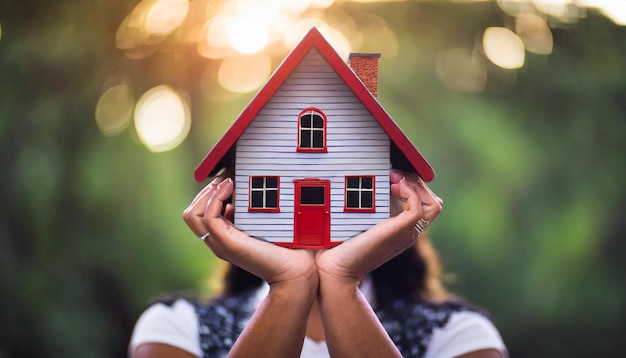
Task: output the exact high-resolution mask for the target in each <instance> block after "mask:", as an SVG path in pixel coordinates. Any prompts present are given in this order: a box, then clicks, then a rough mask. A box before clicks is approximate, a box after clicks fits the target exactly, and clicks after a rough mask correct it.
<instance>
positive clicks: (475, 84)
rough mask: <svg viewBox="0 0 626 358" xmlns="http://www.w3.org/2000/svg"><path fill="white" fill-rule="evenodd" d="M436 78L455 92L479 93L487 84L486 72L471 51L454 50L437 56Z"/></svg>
mask: <svg viewBox="0 0 626 358" xmlns="http://www.w3.org/2000/svg"><path fill="white" fill-rule="evenodd" d="M436 70H437V76H438V77H439V79H440V80H441V82H442V83H443V84H444V85H446V87H448V88H449V89H451V90H453V91H457V92H464V93H470V92H480V91H482V90H483V89H484V88H485V85H486V84H487V70H486V69H485V65H484V64H483V62H482V61H481V60H480V59H479V58H477V56H474V55H473V54H472V51H470V50H468V49H463V48H455V49H450V50H447V51H444V52H442V53H440V54H439V55H438V56H437V60H436Z"/></svg>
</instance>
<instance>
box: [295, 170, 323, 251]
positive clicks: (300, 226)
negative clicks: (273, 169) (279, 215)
mask: <svg viewBox="0 0 626 358" xmlns="http://www.w3.org/2000/svg"><path fill="white" fill-rule="evenodd" d="M294 184H295V185H294V191H295V192H294V225H293V228H294V245H295V246H297V247H309V248H319V247H324V246H327V245H329V244H330V181H329V180H322V179H296V180H294Z"/></svg>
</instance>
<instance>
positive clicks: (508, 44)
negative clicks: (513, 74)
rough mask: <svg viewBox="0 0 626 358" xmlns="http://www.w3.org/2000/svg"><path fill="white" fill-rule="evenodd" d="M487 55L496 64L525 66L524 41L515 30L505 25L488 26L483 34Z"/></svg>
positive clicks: (514, 66) (513, 66)
mask: <svg viewBox="0 0 626 358" xmlns="http://www.w3.org/2000/svg"><path fill="white" fill-rule="evenodd" d="M483 50H484V51H485V56H487V58H488V59H489V61H491V62H492V63H493V64H494V65H496V66H498V67H501V68H505V69H516V68H520V67H522V66H524V60H525V52H524V43H523V42H522V40H521V39H520V38H519V36H517V35H516V34H515V33H514V32H513V31H511V30H509V29H507V28H504V27H488V28H487V29H486V30H485V33H484V34H483Z"/></svg>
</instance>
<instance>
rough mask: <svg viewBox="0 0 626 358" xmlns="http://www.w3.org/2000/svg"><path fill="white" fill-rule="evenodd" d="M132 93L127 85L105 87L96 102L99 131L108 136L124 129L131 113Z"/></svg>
mask: <svg viewBox="0 0 626 358" xmlns="http://www.w3.org/2000/svg"><path fill="white" fill-rule="evenodd" d="M133 105H134V102H133V95H132V91H131V89H130V87H129V86H128V85H125V84H122V85H117V86H113V87H111V88H109V89H107V90H106V91H105V92H104V93H103V94H102V96H100V99H99V100H98V104H96V124H97V125H98V129H99V130H100V133H102V134H103V135H104V136H107V137H110V136H114V135H116V134H120V133H121V132H122V131H124V130H125V129H126V128H127V127H128V124H129V123H130V119H131V117H132V114H133Z"/></svg>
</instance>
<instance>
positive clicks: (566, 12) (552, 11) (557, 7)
mask: <svg viewBox="0 0 626 358" xmlns="http://www.w3.org/2000/svg"><path fill="white" fill-rule="evenodd" d="M532 2H533V4H535V6H536V7H537V9H539V10H541V11H542V12H543V13H544V14H547V15H551V16H554V17H557V18H560V19H565V20H567V19H568V18H569V17H570V6H571V5H572V3H573V0H532Z"/></svg>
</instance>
